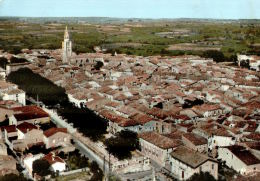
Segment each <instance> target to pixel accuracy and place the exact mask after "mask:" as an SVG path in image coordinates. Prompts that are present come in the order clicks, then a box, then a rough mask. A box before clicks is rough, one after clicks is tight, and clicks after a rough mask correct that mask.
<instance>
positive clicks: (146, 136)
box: [139, 132, 181, 149]
mask: <svg viewBox="0 0 260 181" xmlns="http://www.w3.org/2000/svg"><path fill="white" fill-rule="evenodd" d="M139 137H140V138H142V139H143V140H145V141H148V142H149V143H152V144H154V145H156V146H158V147H160V148H162V149H169V148H175V147H178V146H179V145H181V142H180V141H178V140H173V139H170V138H168V137H166V136H163V135H160V134H158V133H156V132H146V133H141V134H139Z"/></svg>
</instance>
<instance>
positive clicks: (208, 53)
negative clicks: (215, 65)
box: [203, 50, 225, 62]
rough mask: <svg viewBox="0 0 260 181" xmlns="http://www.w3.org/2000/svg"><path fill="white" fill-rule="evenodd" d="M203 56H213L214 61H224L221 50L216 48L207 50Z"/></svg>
mask: <svg viewBox="0 0 260 181" xmlns="http://www.w3.org/2000/svg"><path fill="white" fill-rule="evenodd" d="M203 57H205V58H213V60H214V61H215V62H224V61H225V56H224V54H223V53H222V52H220V51H216V50H207V51H205V52H204V53H203Z"/></svg>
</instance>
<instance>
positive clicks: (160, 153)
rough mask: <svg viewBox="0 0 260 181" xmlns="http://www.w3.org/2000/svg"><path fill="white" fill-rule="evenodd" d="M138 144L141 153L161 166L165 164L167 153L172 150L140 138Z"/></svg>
mask: <svg viewBox="0 0 260 181" xmlns="http://www.w3.org/2000/svg"><path fill="white" fill-rule="evenodd" d="M140 145H141V152H142V153H143V155H146V156H148V157H149V158H150V159H152V160H154V161H155V162H157V163H158V164H160V165H161V166H163V167H164V166H165V162H166V159H167V158H168V155H169V154H170V152H171V151H172V149H168V150H166V149H161V148H159V147H157V146H155V145H153V144H151V143H149V142H148V141H145V140H143V139H142V138H140Z"/></svg>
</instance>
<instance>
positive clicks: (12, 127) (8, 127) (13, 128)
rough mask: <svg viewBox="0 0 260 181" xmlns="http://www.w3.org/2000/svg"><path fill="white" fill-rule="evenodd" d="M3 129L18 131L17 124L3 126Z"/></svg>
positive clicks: (9, 131) (11, 131)
mask: <svg viewBox="0 0 260 181" xmlns="http://www.w3.org/2000/svg"><path fill="white" fill-rule="evenodd" d="M1 130H2V131H3V130H6V132H7V133H13V132H16V126H15V125H9V126H2V127H1Z"/></svg>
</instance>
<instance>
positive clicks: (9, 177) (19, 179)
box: [0, 173, 28, 181]
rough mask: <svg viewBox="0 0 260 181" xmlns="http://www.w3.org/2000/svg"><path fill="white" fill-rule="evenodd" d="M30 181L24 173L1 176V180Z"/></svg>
mask: <svg viewBox="0 0 260 181" xmlns="http://www.w3.org/2000/svg"><path fill="white" fill-rule="evenodd" d="M10 180H13V181H28V180H27V179H26V178H25V177H24V176H23V175H16V174H13V173H11V174H7V175H4V176H1V177H0V181H10Z"/></svg>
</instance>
